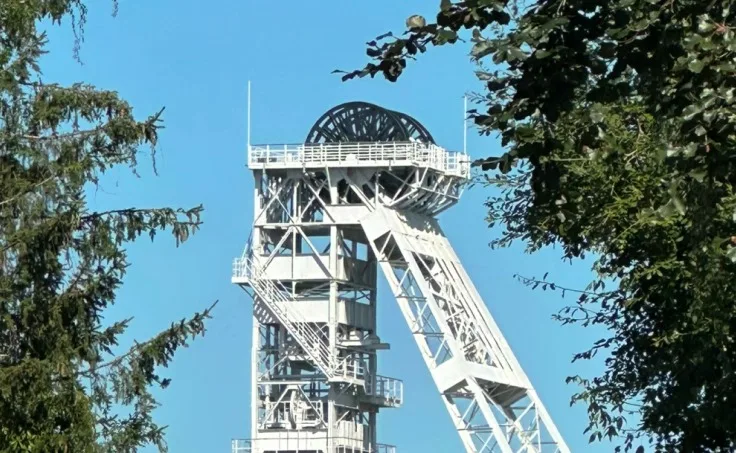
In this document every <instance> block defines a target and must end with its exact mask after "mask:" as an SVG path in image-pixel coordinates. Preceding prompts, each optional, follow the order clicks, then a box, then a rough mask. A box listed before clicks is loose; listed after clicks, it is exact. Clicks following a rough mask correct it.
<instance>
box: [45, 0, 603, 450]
mask: <svg viewBox="0 0 736 453" xmlns="http://www.w3.org/2000/svg"><path fill="white" fill-rule="evenodd" d="M88 3H90V5H91V7H90V8H91V9H90V14H89V22H88V25H87V27H86V33H85V43H84V45H83V47H82V59H83V60H84V65H83V66H82V65H79V64H77V63H76V62H74V60H73V59H72V45H73V40H72V36H71V33H70V31H69V27H68V23H67V24H65V25H64V26H63V27H62V28H59V27H55V28H54V29H53V30H52V31H51V33H50V39H51V51H52V52H51V54H49V55H48V56H46V57H45V58H44V60H43V70H44V78H45V80H46V81H49V82H50V81H57V82H61V83H71V82H75V81H84V82H89V83H92V84H94V85H97V86H99V87H101V88H109V89H115V90H118V91H119V92H120V93H121V95H123V96H124V97H125V98H126V99H128V100H129V101H130V102H131V103H132V105H133V106H134V108H135V112H136V113H137V114H138V115H140V116H141V117H143V116H145V115H148V114H150V113H153V112H154V111H157V110H158V109H159V108H161V107H162V106H165V107H166V112H165V122H166V129H164V130H163V131H162V133H161V144H160V147H159V149H158V168H159V173H160V175H159V176H158V177H155V176H153V175H152V173H151V171H149V166H148V164H147V162H145V160H144V161H143V167H144V168H143V169H142V172H141V173H142V178H141V179H136V178H135V177H132V176H130V174H129V172H128V171H127V170H125V169H119V170H116V171H113V172H112V173H111V174H110V175H109V176H108V177H107V178H106V179H105V180H104V183H103V186H102V187H101V188H100V190H98V191H97V192H96V193H93V194H92V195H91V196H90V204H91V205H92V207H93V208H95V209H103V208H106V207H111V206H115V207H129V206H136V207H149V206H151V207H152V206H164V205H175V206H194V205H196V204H199V203H203V204H204V205H205V209H206V211H205V215H204V221H205V224H204V226H203V229H202V230H201V231H200V232H199V233H197V234H196V235H195V236H194V237H193V238H192V239H191V240H190V242H187V243H186V244H185V245H184V246H183V247H181V248H179V249H176V248H175V247H174V244H173V241H172V240H169V238H168V237H165V238H164V237H163V236H160V237H159V238H158V239H157V240H156V242H155V243H153V244H152V243H151V242H150V241H148V240H145V239H143V240H141V241H139V242H138V243H136V244H134V245H132V246H130V247H129V251H130V261H131V262H132V264H133V265H132V267H131V268H130V271H129V274H128V276H127V278H126V281H125V285H124V287H123V288H122V290H121V291H120V293H119V298H118V303H117V305H115V307H113V308H112V309H111V310H110V311H109V318H108V321H113V320H116V319H119V318H122V317H127V316H131V315H134V316H135V320H134V323H133V327H132V328H131V330H130V332H129V333H130V336H129V337H127V340H128V341H130V340H131V339H132V338H137V339H139V340H143V339H146V338H148V337H150V336H151V335H153V334H155V333H156V332H158V331H159V330H161V329H163V328H165V327H166V326H167V325H168V324H169V323H170V322H171V321H172V320H175V319H180V318H182V317H184V316H188V315H190V314H191V313H193V312H194V311H196V310H200V309H203V308H204V307H206V306H208V305H209V304H210V303H211V302H212V301H213V300H215V299H219V300H220V303H219V305H218V306H217V309H216V311H215V314H214V315H215V317H214V319H213V320H211V321H210V323H209V325H208V333H207V335H206V336H205V337H204V338H201V339H198V340H197V341H195V342H194V344H193V345H192V347H191V348H189V349H186V350H182V351H181V352H180V353H179V354H178V356H177V357H176V358H175V360H174V363H173V366H172V367H170V368H169V369H168V370H166V373H167V374H168V375H169V376H170V377H172V378H173V382H172V385H171V386H170V387H169V389H167V390H166V391H165V392H162V393H161V398H160V399H161V402H162V407H161V408H160V409H159V410H158V411H157V414H158V418H159V420H160V421H161V422H162V423H163V424H168V425H169V428H168V431H167V432H168V436H167V437H168V442H169V446H170V451H171V452H173V453H221V452H223V453H224V452H229V448H230V439H231V438H233V437H247V436H248V435H249V432H250V429H249V426H250V420H249V411H248V405H249V398H250V394H249V388H250V387H249V379H250V370H249V368H250V338H251V337H250V315H251V301H250V300H249V299H248V298H247V296H246V294H245V293H244V292H243V291H242V290H241V289H239V288H237V287H235V286H233V285H231V284H230V272H231V262H232V259H233V257H235V256H237V255H239V254H240V252H241V251H242V249H243V246H244V244H245V241H246V239H247V238H248V234H249V232H250V222H251V220H252V197H251V194H252V184H253V183H252V177H251V175H250V173H249V172H248V171H247V169H246V168H245V166H244V159H245V143H246V82H247V80H248V79H250V80H252V82H253V107H252V108H253V120H252V126H253V140H254V141H255V142H272V143H273V142H276V143H283V142H289V143H292V142H298V141H301V140H303V138H304V136H305V134H306V132H307V130H308V129H309V127H310V126H311V124H312V122H313V121H314V120H315V119H316V118H317V117H318V116H319V115H320V114H321V113H322V112H323V111H324V110H326V109H328V108H329V107H331V106H333V105H335V104H338V103H340V102H344V101H349V100H365V101H370V102H374V103H378V104H380V105H384V106H386V107H389V108H391V109H396V110H399V111H404V112H407V113H409V114H411V115H413V116H415V117H416V118H417V119H419V120H420V121H421V122H422V123H423V124H424V125H425V126H426V127H428V128H429V130H430V131H431V132H432V134H433V135H434V137H435V138H436V139H437V141H438V142H439V143H440V144H442V145H443V146H445V147H446V148H449V149H460V148H461V147H462V129H461V128H462V96H463V93H464V92H466V91H468V90H473V89H478V88H479V85H478V84H477V83H476V82H475V80H474V77H473V72H472V70H473V66H472V65H471V64H470V62H469V60H468V58H467V57H466V53H467V47H465V46H463V45H458V46H456V48H454V49H450V48H448V49H436V50H435V51H432V52H431V53H430V54H429V55H426V56H424V57H422V58H421V61H419V62H418V63H416V64H412V65H411V67H410V68H409V69H408V71H407V72H406V74H405V75H404V76H403V77H402V79H401V80H400V81H399V82H398V83H396V84H391V83H389V82H386V81H384V80H383V79H378V78H377V79H375V80H361V81H353V82H349V83H342V82H341V81H340V79H339V77H338V76H336V75H332V74H330V72H331V71H332V70H333V69H336V68H343V69H352V68H355V67H357V66H359V65H361V64H363V63H364V62H365V61H366V59H365V58H366V57H365V53H364V47H365V46H364V43H365V42H366V41H368V40H370V39H372V38H373V37H374V36H376V35H378V34H380V33H383V32H385V31H388V30H394V31H397V30H400V29H401V27H402V26H403V23H404V20H405V18H406V17H407V16H409V15H411V14H415V13H420V14H426V15H428V16H431V15H432V14H433V13H435V12H436V8H437V7H438V5H439V1H436V2H426V1H425V2H421V1H419V0H411V1H404V2H394V1H388V0H381V1H361V2H357V1H356V2H344V1H343V2H341V1H336V0H330V1H327V0H322V1H319V2H297V1H293V0H292V1H288V2H256V1H253V0H247V1H239V0H227V1H226V0H210V1H208V2H202V1H194V0H178V1H175V0H158V1H137V2H134V1H125V0H121V2H120V3H121V4H120V12H119V15H118V17H117V18H112V17H111V16H110V13H111V11H112V1H107V0H98V1H94V2H88ZM468 144H469V151H470V153H471V154H472V155H473V156H475V157H480V156H485V155H490V154H493V153H497V152H499V150H500V148H499V144H498V142H497V141H496V140H495V139H493V138H487V137H478V136H477V135H476V134H475V133H474V132H472V131H471V132H470V133H469V136H468ZM488 194H489V192H488V191H487V189H483V188H475V189H472V190H470V191H468V192H466V194H465V195H464V197H463V199H462V201H461V203H460V204H459V205H458V206H456V207H454V208H453V209H451V210H450V211H448V212H447V213H446V214H444V215H443V219H442V222H443V226H444V228H445V231H446V233H447V234H448V236H449V237H450V240H451V241H452V242H453V244H454V245H455V247H456V250H457V253H458V254H459V255H460V257H461V258H462V259H463V260H464V264H465V267H466V269H467V270H468V272H469V274H470V275H471V277H472V278H473V279H474V281H475V284H476V286H477V287H478V290H479V291H480V293H481V294H482V295H483V297H484V298H485V300H486V303H487V304H488V306H489V308H490V310H491V313H492V314H493V316H494V317H495V319H496V321H497V322H498V324H499V325H500V327H501V329H502V330H503V332H504V333H505V335H506V337H507V339H508V341H509V343H510V344H511V347H512V349H513V350H514V351H515V352H516V354H517V357H518V358H519V360H520V362H521V364H522V365H523V367H524V368H525V371H526V373H527V374H528V375H529V377H530V379H531V381H532V382H533V383H534V385H535V387H536V389H537V391H538V393H539V394H540V395H541V397H542V399H543V401H544V402H545V404H546V406H547V408H548V410H549V411H550V412H551V414H552V417H553V418H554V419H555V421H556V423H557V425H558V427H559V429H560V430H561V432H562V433H563V435H564V436H565V438H566V439H567V441H568V443H569V445H570V447H571V448H572V450H573V451H585V452H596V451H610V450H611V448H610V446H607V447H606V446H602V445H594V446H590V445H588V443H587V436H585V435H583V434H582V431H583V429H584V428H585V426H586V420H587V419H586V413H585V408H584V407H582V406H575V407H572V408H570V407H569V400H570V396H571V395H572V393H573V392H574V391H575V388H574V387H573V386H571V385H566V384H565V382H564V379H565V377H566V376H568V375H570V374H574V373H584V374H586V373H587V374H589V373H591V372H594V371H596V370H598V369H599V368H598V367H599V365H595V364H582V365H571V363H570V359H571V357H572V354H573V353H574V352H577V351H580V350H582V349H583V348H584V347H586V345H587V344H589V343H590V342H591V341H592V340H595V339H597V338H599V336H598V335H599V332H593V331H590V330H584V329H579V328H571V327H561V326H559V325H558V324H557V323H556V322H555V321H553V320H552V319H551V318H550V316H551V314H552V313H554V312H555V311H556V310H557V309H559V307H561V306H562V305H563V304H564V303H565V301H564V300H562V299H560V296H559V295H558V294H550V293H545V292H542V291H531V290H530V289H529V288H526V287H524V286H523V285H521V284H519V283H518V282H516V281H515V280H514V279H513V278H512V276H513V274H514V273H521V274H524V275H527V276H541V275H543V274H544V273H545V272H547V271H550V278H554V279H555V280H557V281H558V282H560V283H565V284H567V285H569V286H574V287H582V286H584V285H585V283H586V281H587V278H588V276H589V275H590V274H589V271H588V270H587V267H586V266H585V265H578V266H569V265H567V264H563V263H562V262H561V261H560V259H559V253H558V252H556V251H554V250H546V251H543V252H541V253H537V254H535V255H532V256H530V255H526V254H524V253H523V248H522V247H519V246H516V247H512V248H510V249H506V250H500V251H492V250H490V249H489V248H488V247H487V244H488V242H489V241H490V240H491V238H492V237H493V234H494V231H492V230H489V229H488V228H487V226H486V224H485V223H484V215H485V212H484V209H483V206H482V202H483V200H484V199H485V198H486V197H487V196H488ZM380 285H381V290H380V294H379V296H380V320H379V322H380V332H379V333H380V335H381V337H382V338H383V340H384V341H388V342H390V343H391V344H392V348H391V350H390V351H388V352H384V353H382V355H381V357H380V372H381V373H382V374H385V375H388V376H395V377H399V378H402V379H403V380H404V383H405V397H406V403H405V405H404V407H403V408H400V409H394V410H386V411H384V412H382V413H381V415H380V422H379V430H380V431H379V438H380V441H381V442H384V443H390V444H394V445H397V446H398V447H399V452H400V453H427V452H455V451H457V452H459V451H461V446H460V442H459V440H458V438H457V435H456V434H455V431H454V429H453V427H452V424H451V422H450V418H449V416H448V415H447V414H446V412H445V409H444V406H443V405H442V403H441V401H440V398H439V396H438V395H437V392H436V390H435V387H434V384H433V383H432V380H431V377H430V375H429V372H428V371H427V370H426V369H425V366H424V363H423V361H422V359H421V357H420V354H419V351H418V350H417V349H416V346H415V344H414V341H413V340H412V338H411V336H410V334H409V330H408V328H407V326H406V325H405V322H404V320H403V318H402V317H401V314H400V312H399V310H398V307H397V306H396V304H395V302H394V301H393V299H392V297H391V295H390V293H389V292H388V290H387V287H386V285H385V282H384V281H381V282H380ZM146 451H148V450H146ZM151 451H152V450H151Z"/></svg>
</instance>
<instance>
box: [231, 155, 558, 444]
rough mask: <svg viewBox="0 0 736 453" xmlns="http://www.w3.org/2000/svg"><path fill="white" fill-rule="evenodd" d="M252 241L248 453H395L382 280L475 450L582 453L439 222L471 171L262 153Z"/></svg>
mask: <svg viewBox="0 0 736 453" xmlns="http://www.w3.org/2000/svg"><path fill="white" fill-rule="evenodd" d="M248 164H249V167H250V168H251V169H252V170H253V172H254V175H255V179H256V190H255V192H256V193H255V217H254V230H253V234H252V240H251V241H250V244H249V247H248V248H246V252H245V253H244V255H243V256H242V257H241V258H239V259H237V260H236V261H235V264H234V269H233V282H234V283H237V284H239V285H241V286H243V288H245V289H246V290H248V291H249V292H251V293H252V295H253V298H254V303H255V305H254V320H253V322H254V338H253V368H254V374H253V395H252V398H253V399H252V404H253V409H252V419H253V427H252V432H251V437H252V439H251V440H249V441H247V442H246V441H234V443H233V451H234V452H238V453H244V452H248V453H251V452H253V453H256V452H257V453H265V452H274V453H279V452H286V451H302V452H314V453H316V452H322V453H328V452H329V453H333V452H334V453H348V452H349V453H367V452H379V451H380V452H381V453H392V452H393V451H394V448H393V447H391V446H387V445H381V444H378V443H376V429H375V426H376V415H377V413H378V411H379V409H380V408H382V407H397V406H399V405H400V404H401V402H402V398H403V386H402V384H401V382H400V381H398V380H396V379H392V378H386V377H382V376H379V375H378V374H377V373H376V371H377V358H376V352H377V350H380V349H386V348H387V347H388V345H385V344H383V343H381V342H380V340H379V339H378V336H377V326H376V281H377V275H376V272H377V269H378V268H379V267H380V268H381V270H382V271H383V273H384V275H385V276H386V278H387V280H388V282H389V285H390V286H391V289H392V292H393V293H394V295H395V297H396V299H397V301H398V303H399V307H400V308H401V311H402V313H403V315H404V317H405V318H406V321H407V324H408V325H409V328H410V330H411V332H412V335H413V336H414V338H415V340H416V342H417V345H418V346H419V350H420V351H421V353H422V356H423V358H424V360H425V363H426V364H427V367H428V368H429V370H430V372H431V374H432V377H433V379H434V381H435V384H436V385H437V387H438V389H439V391H440V393H441V395H442V399H443V401H444V403H445V405H446V407H447V409H448V412H449V413H450V416H451V418H452V420H453V423H454V425H455V427H456V429H457V431H458V434H459V435H460V438H461V440H462V442H463V445H464V447H465V450H466V451H467V452H473V453H486V452H503V453H511V452H527V453H528V452H539V453H541V452H562V453H567V452H569V449H568V447H567V445H566V444H565V442H564V440H563V439H562V437H561V435H560V433H559V432H558V430H557V428H556V427H555V425H554V423H553V422H552V420H551V418H550V416H549V414H548V413H547V411H546V410H545V408H544V406H543V405H542V403H541V401H540V400H539V398H538V396H537V395H536V393H535V392H534V389H533V387H532V385H531V383H530V382H529V380H528V378H527V377H526V375H525V374H524V372H523V371H522V369H521V366H520V365H519V363H518V362H517V360H516V358H515V357H514V355H513V353H512V352H511V349H510V347H509V345H508V344H507V342H506V340H505V339H504V338H503V336H502V334H501V332H500V331H499V329H498V327H497V325H496V324H495V322H494V321H493V319H492V317H491V315H490V313H489V311H488V309H487V307H486V305H485V303H484V302H483V300H482V298H481V297H480V295H479V294H478V291H477V290H476V289H475V287H474V286H473V284H472V282H471V281H470V278H469V277H468V275H467V273H466V272H465V270H464V269H463V267H462V265H461V263H460V261H459V259H458V257H457V256H456V254H455V253H454V251H453V249H452V247H451V245H450V244H449V242H448V240H447V238H446V237H445V236H444V234H443V232H442V230H441V229H440V227H439V225H438V223H437V221H436V219H435V216H436V215H437V214H438V213H439V212H442V211H443V210H445V209H447V208H449V207H450V206H452V205H453V204H454V203H456V202H457V200H458V198H459V196H460V193H461V190H462V187H463V185H464V183H465V182H466V181H467V179H468V170H469V169H468V167H469V163H468V159H467V156H465V155H464V154H458V153H448V152H447V151H445V150H444V149H442V148H441V147H438V146H436V145H427V144H423V143H418V142H396V143H350V144H322V145H277V146H274V145H267V146H250V147H249V153H248Z"/></svg>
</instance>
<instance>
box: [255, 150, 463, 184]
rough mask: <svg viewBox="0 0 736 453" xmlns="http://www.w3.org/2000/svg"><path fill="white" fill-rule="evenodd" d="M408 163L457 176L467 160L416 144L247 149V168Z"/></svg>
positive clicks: (460, 156) (458, 154)
mask: <svg viewBox="0 0 736 453" xmlns="http://www.w3.org/2000/svg"><path fill="white" fill-rule="evenodd" d="M330 162H333V163H337V162H341V163H344V164H350V163H357V162H361V163H366V164H371V163H375V164H382V163H383V164H385V163H386V162H392V163H393V162H408V163H410V164H413V165H420V166H426V167H431V168H434V169H436V170H440V171H443V172H446V173H451V174H455V175H458V176H463V177H465V176H467V175H468V173H469V170H470V161H469V160H468V156H467V155H466V154H462V153H455V152H448V151H446V150H445V149H444V148H442V147H439V146H437V145H433V144H424V143H419V142H385V143H380V142H379V143H328V144H314V145H309V144H297V145H251V146H250V148H249V149H248V165H250V166H258V165H264V164H265V165H267V164H302V165H308V164H325V163H330Z"/></svg>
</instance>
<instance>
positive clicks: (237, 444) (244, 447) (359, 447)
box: [232, 437, 396, 453]
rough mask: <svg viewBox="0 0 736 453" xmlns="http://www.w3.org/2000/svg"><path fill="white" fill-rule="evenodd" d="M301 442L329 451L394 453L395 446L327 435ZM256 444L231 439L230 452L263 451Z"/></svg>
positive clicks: (305, 445) (339, 452) (334, 452)
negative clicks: (365, 442)
mask: <svg viewBox="0 0 736 453" xmlns="http://www.w3.org/2000/svg"><path fill="white" fill-rule="evenodd" d="M267 442H268V441H267ZM302 442H304V447H308V446H309V447H311V446H315V447H317V448H325V449H326V450H327V451H328V452H330V453H396V447H395V446H394V445H388V444H375V445H371V444H368V445H367V446H364V445H363V442H362V441H356V440H355V439H349V438H343V437H333V438H330V439H328V438H327V437H310V438H309V440H307V439H304V440H303V441H302ZM257 444H258V441H257V440H251V439H233V440H232V453H263V451H262V449H259V447H258V445H257ZM328 444H329V445H328ZM261 448H264V447H261ZM266 448H268V447H266Z"/></svg>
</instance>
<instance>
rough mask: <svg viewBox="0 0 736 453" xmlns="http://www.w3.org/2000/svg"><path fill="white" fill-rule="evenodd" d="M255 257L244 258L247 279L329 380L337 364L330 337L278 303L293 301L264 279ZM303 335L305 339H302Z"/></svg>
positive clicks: (268, 280) (272, 283)
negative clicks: (327, 342) (333, 357)
mask: <svg viewBox="0 0 736 453" xmlns="http://www.w3.org/2000/svg"><path fill="white" fill-rule="evenodd" d="M253 257H254V255H253V254H251V255H250V256H247V255H246V256H244V257H243V259H244V261H245V264H246V266H245V267H246V269H245V270H246V278H247V279H248V281H249V282H250V285H251V287H252V288H253V290H254V291H255V292H256V294H257V295H258V296H259V297H260V298H261V299H262V300H263V301H264V302H265V304H266V306H267V307H268V309H269V310H270V311H271V312H272V313H273V315H274V316H275V317H276V318H277V319H278V320H279V322H281V323H282V324H283V325H284V326H285V327H286V328H287V329H288V331H289V333H291V335H292V336H293V337H295V339H296V340H297V342H298V343H300V346H301V347H302V349H304V352H305V353H307V355H309V356H310V357H311V358H312V360H314V362H315V365H317V367H318V368H320V370H321V371H322V372H323V373H324V374H325V376H327V378H328V379H329V378H332V377H334V376H335V371H336V367H335V364H334V363H332V362H333V361H332V354H331V353H330V350H329V347H328V346H327V344H326V343H325V341H324V340H327V338H326V336H325V335H324V333H323V332H321V331H319V332H320V333H321V335H320V333H317V329H314V328H310V327H309V324H308V323H307V321H306V320H304V319H294V316H295V315H296V313H297V312H295V311H291V312H290V313H287V311H286V309H285V307H286V305H284V308H283V309H282V308H280V307H279V304H278V303H279V302H280V303H282V304H286V303H290V302H292V300H290V299H289V298H287V297H286V296H285V295H284V292H283V291H281V290H280V289H279V287H278V286H277V285H276V283H274V282H273V281H272V280H270V279H266V278H261V277H262V275H263V274H264V269H263V268H261V267H259V266H258V265H257V264H256V262H255V260H254V259H253ZM282 289H283V286H282ZM300 336H301V337H302V338H299V337H300ZM309 343H311V346H312V347H309V346H310V344H309Z"/></svg>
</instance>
